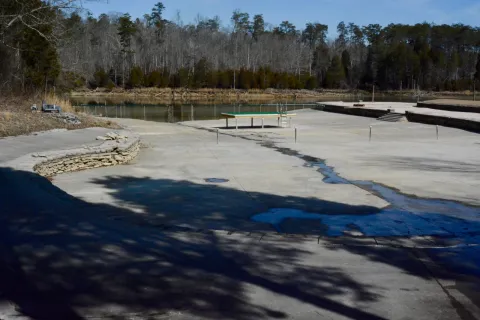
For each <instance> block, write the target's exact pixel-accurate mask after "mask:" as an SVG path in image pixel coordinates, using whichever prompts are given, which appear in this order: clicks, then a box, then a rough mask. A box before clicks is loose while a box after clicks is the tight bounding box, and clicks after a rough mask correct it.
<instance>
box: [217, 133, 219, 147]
mask: <svg viewBox="0 0 480 320" xmlns="http://www.w3.org/2000/svg"><path fill="white" fill-rule="evenodd" d="M218 135H219V133H218V129H217V144H218Z"/></svg>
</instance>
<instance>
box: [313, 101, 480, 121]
mask: <svg viewBox="0 0 480 320" xmlns="http://www.w3.org/2000/svg"><path fill="white" fill-rule="evenodd" d="M319 104H320V105H338V106H348V107H353V103H352V102H338V101H332V102H319ZM363 104H365V106H364V107H362V108H363V109H376V110H385V111H387V110H388V109H394V110H395V112H397V113H405V112H407V111H408V112H412V113H418V114H425V115H433V116H441V117H452V118H458V119H467V120H474V121H480V114H479V113H474V112H458V111H447V110H438V109H431V108H428V107H427V108H417V107H416V103H412V102H410V103H409V102H368V101H364V102H363Z"/></svg>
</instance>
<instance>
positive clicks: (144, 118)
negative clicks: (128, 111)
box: [143, 105, 147, 120]
mask: <svg viewBox="0 0 480 320" xmlns="http://www.w3.org/2000/svg"><path fill="white" fill-rule="evenodd" d="M143 120H147V116H146V113H145V105H143Z"/></svg>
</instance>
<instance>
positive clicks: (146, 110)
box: [72, 95, 432, 123]
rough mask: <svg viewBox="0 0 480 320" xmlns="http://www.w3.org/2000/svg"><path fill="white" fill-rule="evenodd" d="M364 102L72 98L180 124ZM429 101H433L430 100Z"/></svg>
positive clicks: (89, 106)
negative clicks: (158, 101) (236, 114)
mask: <svg viewBox="0 0 480 320" xmlns="http://www.w3.org/2000/svg"><path fill="white" fill-rule="evenodd" d="M359 99H362V100H364V101H371V97H367V96H361V97H354V96H352V95H349V96H339V97H338V98H337V99H335V98H331V97H329V98H325V99H319V98H316V99H312V100H310V101H308V100H306V101H305V100H302V101H301V102H299V101H294V100H290V101H284V102H283V103H282V104H278V103H276V102H273V101H272V102H267V103H266V102H263V103H253V102H251V103H232V102H225V101H223V102H222V101H210V102H201V103H199V102H192V103H188V102H185V103H183V102H182V103H179V102H178V101H175V103H173V102H172V103H170V104H155V103H150V104H143V103H138V102H135V101H123V102H119V103H113V102H111V101H109V100H107V99H102V98H95V100H93V99H90V100H89V99H88V98H75V99H72V104H73V105H74V106H75V108H76V110H77V111H79V112H84V113H87V114H92V115H96V116H105V117H111V118H130V119H142V120H149V121H158V122H170V123H175V122H181V121H194V120H214V119H220V118H221V114H222V113H225V112H277V111H278V107H279V106H281V105H283V106H284V107H285V108H286V109H287V111H294V110H299V109H305V108H311V107H313V106H314V104H315V103H316V102H321V101H346V102H353V101H358V100H359ZM429 99H432V98H431V97H430V98H429ZM375 101H392V102H393V101H401V102H414V101H416V99H415V98H413V97H399V96H380V97H376V98H375Z"/></svg>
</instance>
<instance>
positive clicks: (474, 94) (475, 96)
mask: <svg viewBox="0 0 480 320" xmlns="http://www.w3.org/2000/svg"><path fill="white" fill-rule="evenodd" d="M475 82H477V80H476V79H473V101H477V92H476V90H475Z"/></svg>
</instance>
